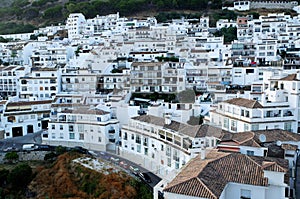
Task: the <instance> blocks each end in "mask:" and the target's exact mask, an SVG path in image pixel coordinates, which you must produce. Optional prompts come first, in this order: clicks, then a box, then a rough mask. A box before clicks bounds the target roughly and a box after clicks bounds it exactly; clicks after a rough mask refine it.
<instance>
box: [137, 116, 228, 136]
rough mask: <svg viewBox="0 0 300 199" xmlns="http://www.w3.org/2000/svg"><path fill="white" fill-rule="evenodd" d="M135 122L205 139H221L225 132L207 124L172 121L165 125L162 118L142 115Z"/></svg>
mask: <svg viewBox="0 0 300 199" xmlns="http://www.w3.org/2000/svg"><path fill="white" fill-rule="evenodd" d="M132 119H133V120H138V121H141V122H146V123H149V124H154V125H156V126H161V127H163V128H166V129H169V130H171V131H175V132H178V133H181V134H183V135H187V136H190V137H205V136H213V137H217V138H218V137H221V136H222V132H223V130H222V129H221V128H217V127H213V126H209V125H207V124H202V125H195V126H192V125H188V124H184V123H180V122H177V121H173V120H172V121H171V123H170V124H166V123H165V119H164V118H161V117H156V116H153V115H141V116H137V117H133V118H132Z"/></svg>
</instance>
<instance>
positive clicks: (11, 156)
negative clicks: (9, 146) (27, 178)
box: [4, 151, 19, 163]
mask: <svg viewBox="0 0 300 199" xmlns="http://www.w3.org/2000/svg"><path fill="white" fill-rule="evenodd" d="M4 159H5V160H7V161H8V162H9V163H13V162H16V161H17V160H18V159H19V155H18V153H17V152H15V151H12V152H8V153H6V154H5V156H4Z"/></svg>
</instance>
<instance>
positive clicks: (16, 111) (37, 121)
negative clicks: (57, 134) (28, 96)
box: [1, 100, 52, 138]
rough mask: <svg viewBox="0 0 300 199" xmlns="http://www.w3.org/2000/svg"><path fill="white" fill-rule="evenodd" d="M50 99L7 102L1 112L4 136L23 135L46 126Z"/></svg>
mask: <svg viewBox="0 0 300 199" xmlns="http://www.w3.org/2000/svg"><path fill="white" fill-rule="evenodd" d="M51 102H52V100H43V101H37V100H36V101H24V102H7V104H6V105H5V110H4V111H3V114H1V127H2V128H3V129H4V131H5V134H4V138H12V137H17V136H24V135H27V134H29V133H35V132H38V131H40V130H43V129H44V130H45V129H47V128H48V121H49V118H50V107H51Z"/></svg>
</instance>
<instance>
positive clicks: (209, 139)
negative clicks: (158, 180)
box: [120, 115, 220, 180]
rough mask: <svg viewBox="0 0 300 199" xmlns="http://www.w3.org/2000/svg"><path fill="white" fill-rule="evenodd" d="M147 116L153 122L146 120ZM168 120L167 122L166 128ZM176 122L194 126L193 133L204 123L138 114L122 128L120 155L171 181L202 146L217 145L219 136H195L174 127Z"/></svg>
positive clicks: (183, 126)
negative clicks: (197, 124)
mask: <svg viewBox="0 0 300 199" xmlns="http://www.w3.org/2000/svg"><path fill="white" fill-rule="evenodd" d="M144 119H146V120H149V122H143V120H144ZM157 120H160V121H159V122H158V123H159V124H156V125H155V124H154V123H156V121H157ZM164 120H165V121H164ZM164 122H167V123H166V125H165V127H163V125H164ZM172 124H173V125H181V126H182V128H186V129H190V131H191V133H192V134H193V133H195V131H198V130H199V129H201V126H194V127H193V126H189V125H186V124H183V123H178V122H174V121H171V120H170V119H167V118H166V119H164V118H159V117H154V116H150V115H143V116H138V117H134V118H131V120H130V121H129V124H128V125H124V126H123V127H122V130H121V134H122V137H121V140H122V145H121V147H120V155H121V156H123V157H126V158H128V159H130V160H132V161H133V162H135V163H137V164H141V165H142V166H143V167H145V168H146V169H148V170H149V171H152V172H153V173H155V174H156V175H158V176H160V177H163V178H164V179H169V180H170V179H172V176H174V174H175V173H176V172H178V171H179V169H180V168H181V167H183V166H184V165H185V164H186V163H187V162H188V161H189V160H190V159H191V158H192V157H194V156H195V155H196V154H199V153H200V152H201V148H203V147H205V148H212V147H214V146H215V145H216V141H217V138H216V137H214V136H213V135H205V136H203V137H192V135H185V134H184V133H182V132H180V131H178V132H176V131H174V130H171V125H172ZM168 125H170V128H169V129H168ZM214 130H215V131H220V129H214ZM202 150H203V149H202Z"/></svg>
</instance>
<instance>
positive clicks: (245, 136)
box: [220, 129, 300, 150]
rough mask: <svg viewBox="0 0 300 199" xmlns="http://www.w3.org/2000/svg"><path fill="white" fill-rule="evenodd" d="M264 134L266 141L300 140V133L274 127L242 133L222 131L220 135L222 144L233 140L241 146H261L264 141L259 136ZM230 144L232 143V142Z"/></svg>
mask: <svg viewBox="0 0 300 199" xmlns="http://www.w3.org/2000/svg"><path fill="white" fill-rule="evenodd" d="M262 134H263V135H265V136H266V141H265V142H276V141H278V140H280V141H296V142H299V141H300V135H299V134H296V133H291V132H289V131H285V130H281V129H273V130H258V131H248V132H240V133H230V132H225V131H222V136H221V137H220V139H221V143H220V144H225V145H226V143H229V142H231V141H233V142H234V143H235V145H239V146H251V147H261V145H262V143H261V141H260V139H259V136H260V135H262ZM229 144H230V145H231V144H232V142H231V143H229ZM287 147H288V146H287ZM291 150H293V149H291Z"/></svg>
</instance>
